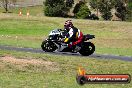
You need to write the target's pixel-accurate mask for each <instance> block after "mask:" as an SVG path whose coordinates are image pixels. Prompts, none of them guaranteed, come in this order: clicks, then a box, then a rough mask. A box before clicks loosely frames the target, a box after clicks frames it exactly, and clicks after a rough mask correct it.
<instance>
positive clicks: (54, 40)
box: [41, 29, 95, 56]
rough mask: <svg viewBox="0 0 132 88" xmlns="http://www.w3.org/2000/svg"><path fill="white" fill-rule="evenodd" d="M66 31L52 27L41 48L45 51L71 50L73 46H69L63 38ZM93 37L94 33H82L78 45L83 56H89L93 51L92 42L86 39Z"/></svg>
mask: <svg viewBox="0 0 132 88" xmlns="http://www.w3.org/2000/svg"><path fill="white" fill-rule="evenodd" d="M66 34H67V32H66V31H65V30H62V29H54V30H52V31H51V32H50V34H49V36H48V38H47V39H45V40H44V41H43V42H42V44H41V48H42V50H43V51H45V52H53V51H56V50H57V51H58V52H72V51H73V48H69V47H68V44H66V43H64V42H63V41H64V39H65V36H66ZM93 38H95V35H90V34H87V35H84V36H83V40H82V42H81V44H80V46H79V48H78V49H79V50H78V51H77V52H79V53H80V54H81V55H83V56H89V55H91V54H93V53H94V51H95V45H94V44H93V43H92V42H87V40H90V39H93ZM77 52H76V53H77Z"/></svg>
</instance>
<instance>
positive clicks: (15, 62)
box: [0, 56, 59, 71]
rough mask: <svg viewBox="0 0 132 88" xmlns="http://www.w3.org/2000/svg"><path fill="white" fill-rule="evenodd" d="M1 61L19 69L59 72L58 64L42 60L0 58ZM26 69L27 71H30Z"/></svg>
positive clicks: (11, 57)
mask: <svg viewBox="0 0 132 88" xmlns="http://www.w3.org/2000/svg"><path fill="white" fill-rule="evenodd" d="M0 61H1V62H2V63H5V64H8V65H10V66H13V68H17V69H21V70H23V69H25V67H26V68H28V69H30V70H31V69H32V70H50V71H58V70H59V67H58V64H57V63H55V62H51V61H44V60H42V59H31V58H30V59H19V58H15V57H13V56H3V57H0ZM28 69H26V70H28Z"/></svg>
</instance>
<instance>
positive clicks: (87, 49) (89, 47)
mask: <svg viewBox="0 0 132 88" xmlns="http://www.w3.org/2000/svg"><path fill="white" fill-rule="evenodd" d="M94 51H95V45H94V44H93V43H91V42H84V43H83V44H82V47H81V50H80V51H79V53H80V54H81V55H83V56H89V55H91V54H93V53H94Z"/></svg>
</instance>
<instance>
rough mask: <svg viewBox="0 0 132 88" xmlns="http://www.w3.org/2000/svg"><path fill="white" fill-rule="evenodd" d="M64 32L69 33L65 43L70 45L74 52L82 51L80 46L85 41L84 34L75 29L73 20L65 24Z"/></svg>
mask: <svg viewBox="0 0 132 88" xmlns="http://www.w3.org/2000/svg"><path fill="white" fill-rule="evenodd" d="M64 30H66V31H67V35H66V38H65V40H64V43H66V44H68V47H69V48H72V50H73V52H78V51H79V50H80V49H81V47H80V45H81V42H82V39H83V33H82V32H81V31H80V30H79V29H77V28H76V27H74V25H73V23H72V21H71V20H67V21H66V22H65V24H64Z"/></svg>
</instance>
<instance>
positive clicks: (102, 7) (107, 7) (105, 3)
mask: <svg viewBox="0 0 132 88" xmlns="http://www.w3.org/2000/svg"><path fill="white" fill-rule="evenodd" d="M113 5H114V3H113V1H112V0H100V1H99V7H98V8H99V11H100V12H101V14H102V17H103V18H104V20H110V19H111V18H112V13H111V9H112V8H113Z"/></svg>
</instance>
